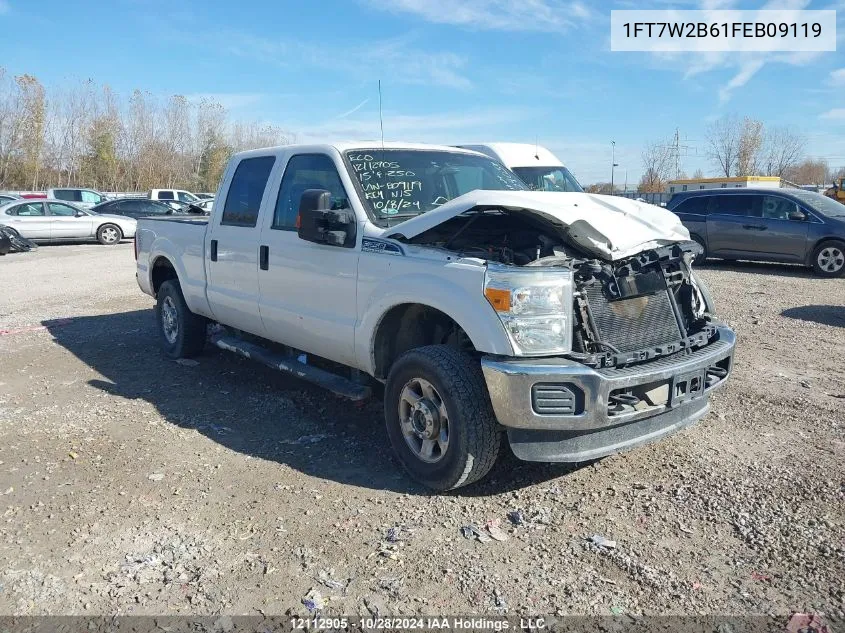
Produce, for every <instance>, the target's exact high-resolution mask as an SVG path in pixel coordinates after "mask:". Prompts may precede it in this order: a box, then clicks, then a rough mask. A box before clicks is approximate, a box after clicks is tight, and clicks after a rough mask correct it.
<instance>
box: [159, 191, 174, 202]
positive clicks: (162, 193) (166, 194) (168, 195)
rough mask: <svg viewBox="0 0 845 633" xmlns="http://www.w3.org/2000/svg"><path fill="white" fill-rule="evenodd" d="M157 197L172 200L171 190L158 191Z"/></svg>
mask: <svg viewBox="0 0 845 633" xmlns="http://www.w3.org/2000/svg"><path fill="white" fill-rule="evenodd" d="M158 199H159V200H173V199H174V198H173V192H172V191H159V192H158Z"/></svg>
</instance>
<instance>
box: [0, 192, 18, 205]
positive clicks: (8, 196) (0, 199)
mask: <svg viewBox="0 0 845 633" xmlns="http://www.w3.org/2000/svg"><path fill="white" fill-rule="evenodd" d="M22 199H23V198H21V197H20V196H19V195H18V194H16V193H7V192H5V191H0V205H3V204H6V203H7V202H12V201H13V200H22Z"/></svg>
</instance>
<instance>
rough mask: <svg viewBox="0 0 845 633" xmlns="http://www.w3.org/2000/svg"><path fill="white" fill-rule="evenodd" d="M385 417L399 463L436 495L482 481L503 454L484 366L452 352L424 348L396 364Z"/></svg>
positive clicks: (442, 347) (389, 382)
mask: <svg viewBox="0 0 845 633" xmlns="http://www.w3.org/2000/svg"><path fill="white" fill-rule="evenodd" d="M384 417H385V422H386V424H387V435H388V437H389V439H390V444H391V446H392V447H393V451H394V453H395V454H396V457H397V458H398V460H399V462H400V463H401V464H402V466H403V467H404V468H405V470H407V471H408V473H409V474H410V475H411V477H413V478H414V479H416V480H417V481H419V482H420V483H422V484H423V485H425V486H428V487H429V488H433V489H435V490H450V489H452V488H459V487H461V486H465V485H467V484H471V483H473V482H474V481H478V480H479V479H481V478H482V477H484V475H486V474H487V473H488V472H489V471H490V468H492V467H493V464H494V463H495V462H496V458H497V457H498V455H499V450H500V447H501V432H500V428H499V426H498V423H497V422H496V417H495V415H494V414H493V408H492V405H491V404H490V396H489V395H488V393H487V387H486V385H485V383H484V377H483V375H482V373H481V365H480V363H479V362H478V360H477V359H475V358H473V357H472V356H470V355H469V354H467V353H465V352H461V351H459V350H457V349H455V348H453V347H449V346H446V345H430V346H427V347H421V348H418V349H415V350H411V351H410V352H407V353H406V354H404V355H403V356H402V357H400V358H399V360H397V361H396V362H395V363H394V365H393V367H392V368H391V370H390V375H389V376H388V379H387V385H386V387H385V396H384Z"/></svg>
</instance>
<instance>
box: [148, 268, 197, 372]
mask: <svg viewBox="0 0 845 633" xmlns="http://www.w3.org/2000/svg"><path fill="white" fill-rule="evenodd" d="M155 314H156V322H157V323H158V329H159V333H160V334H161V338H162V344H163V347H164V353H165V354H167V356H168V357H169V358H187V357H189V356H196V355H197V354H199V353H200V352H202V349H203V347H205V337H206V325H207V324H208V321H207V320H206V319H205V317H201V316H200V315H198V314H194V313H193V312H191V311H190V310H189V309H188V304H186V303H185V297H183V296H182V288H181V287H180V286H179V282H178V281H176V280H175V279H169V280H167V281H165V282H164V283H163V284H161V288H159V290H158V294H157V295H156V309H155Z"/></svg>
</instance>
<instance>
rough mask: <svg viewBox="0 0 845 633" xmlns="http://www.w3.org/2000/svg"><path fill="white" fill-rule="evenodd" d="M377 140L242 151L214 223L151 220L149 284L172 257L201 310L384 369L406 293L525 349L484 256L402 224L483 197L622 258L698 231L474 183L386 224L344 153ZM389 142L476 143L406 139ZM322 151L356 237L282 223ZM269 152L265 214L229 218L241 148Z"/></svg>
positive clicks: (479, 338) (439, 217)
mask: <svg viewBox="0 0 845 633" xmlns="http://www.w3.org/2000/svg"><path fill="white" fill-rule="evenodd" d="M372 146H373V143H366V144H352V143H338V144H333V145H306V146H285V147H278V148H267V149H260V150H252V151H249V152H242V153H240V154H237V155H235V156H234V157H233V158H232V159H231V161H230V163H229V166H228V167H227V169H226V173H225V174H224V177H223V179H222V181H221V185H220V189H219V191H218V193H217V196H216V199H217V200H220V201H221V202H220V204H216V205H214V210H213V212H212V215H211V216H210V218H208V221H207V224H206V223H205V218H202V219H190V220H176V221H174V220H167V219H160V220H159V219H142V220H141V221H140V228H139V232H138V284H139V286H140V287H141V289H142V290H143V291H144V292H146V293H147V294H151V295H153V294H154V292H153V283H152V270H153V265H154V264H155V262H156V260H157V259H158V258H160V257H164V258H166V259H167V260H168V261H169V262H170V263H171V264H172V266H173V267H174V268H175V270H176V273H177V276H178V277H179V281H180V283H181V286H182V291H183V294H184V296H185V300H186V302H187V304H188V307H189V308H190V309H191V310H192V311H193V312H196V313H198V314H202V315H204V316H207V317H210V318H212V319H214V320H217V321H220V322H221V323H223V324H225V325H228V326H231V327H235V328H238V329H242V330H246V331H248V332H252V333H254V334H258V335H261V336H265V337H266V338H269V339H270V340H272V341H275V342H278V343H282V344H286V345H289V346H291V347H295V348H297V349H301V350H303V351H306V352H309V353H312V354H316V355H318V356H323V357H325V358H328V359H330V360H334V361H337V362H340V363H343V364H346V365H349V366H351V367H355V368H358V369H361V370H363V371H365V372H367V373H370V374H372V373H374V370H375V368H374V360H373V342H374V337H375V334H376V332H377V330H378V327H379V324H380V323H381V321H382V319H383V317H384V315H385V314H386V313H387V312H388V311H389V310H390V309H391V308H393V307H395V306H397V305H400V304H403V303H418V304H424V305H427V306H430V307H433V308H436V309H438V310H440V311H442V312H444V313H446V314H447V315H449V316H450V317H451V318H452V319H454V320H455V321H456V322H457V323H458V324H459V325H460V326H461V327H462V328H463V329H464V331H465V332H466V333H467V335H468V336H469V338H470V339H471V341H472V343H473V345H474V346H475V348H476V349H477V350H479V351H481V352H485V353H488V354H497V355H502V356H512V355H513V349H512V347H511V344H510V341H509V339H508V337H507V334H506V332H505V329H504V327H503V326H502V324H501V322H500V320H499V318H498V316H497V315H496V313H495V311H494V310H493V308H492V307H491V306H490V304H489V303H488V302H487V300H486V299H485V297H484V293H483V285H484V275H485V271H486V263H485V262H484V261H482V260H479V259H475V258H460V257H458V256H457V255H455V254H454V253H449V252H446V251H441V250H436V249H431V248H425V247H419V246H414V245H408V244H404V243H402V242H400V241H398V240H396V239H391V238H390V237H388V236H390V235H394V234H403V235H405V236H406V237H412V236H413V235H418V234H419V233H422V232H423V231H425V230H427V229H429V228H431V227H433V226H435V225H437V224H440V223H442V222H444V221H445V220H448V219H449V218H452V217H454V216H456V215H458V214H460V213H464V212H466V211H468V210H470V209H473V208H474V207H477V206H495V207H502V206H504V207H506V208H508V209H514V210H518V211H520V212H525V213H531V214H537V215H540V216H542V217H543V218H544V219H546V220H547V221H549V222H552V223H553V224H554V225H555V226H556V227H557V228H559V229H560V230H564V229H569V230H570V231H571V233H572V235H573V236H575V235H577V236H578V239H581V240H584V242H585V243H586V244H588V245H589V247H591V248H593V249H595V250H596V251H599V252H600V251H601V250H602V248H604V249H606V250H607V251H608V258H613V259H616V258H619V257H624V256H626V254H634V253H635V252H638V251H639V250H642V249H643V248H645V247H646V246H647V245H655V246H656V245H658V244H663V243H669V242H675V241H679V240H686V239H688V238H689V235H688V233H687V232H686V229H684V228H683V227H682V226H681V224H680V221H679V220H678V218H677V216H675V215H674V214H672V213H671V212H668V211H666V210H664V209H660V208H659V207H652V206H650V205H644V204H641V203H637V202H634V201H631V200H623V199H618V198H613V199H611V198H608V197H605V196H592V195H588V194H580V193H546V192H519V191H514V192H508V191H496V192H492V191H474V192H471V193H469V194H466V195H464V196H461V197H460V198H456V199H454V200H452V201H450V202H449V203H447V204H444V205H443V206H442V207H440V208H438V209H436V210H434V211H430V212H428V213H426V214H424V215H423V216H420V217H417V218H413V219H411V220H408V221H406V222H403V223H401V224H398V225H396V226H394V227H390V228H388V229H385V228H381V227H379V226H377V225H375V224H373V222H372V221H370V219H369V218H368V216H367V214H366V212H365V210H364V208H363V206H362V204H361V202H360V200H359V199H358V195H357V193H356V191H357V190H356V188H355V187H354V184H353V182H352V180H351V177H350V176H349V174H348V172H347V170H346V167H345V165H344V162H343V155H342V152H344V151H346V150H357V149H369V148H372ZM386 147H391V148H405V149H439V150H443V151H449V152H458V153H466V152H467V150H462V149H458V148H453V147H442V146H431V145H414V144H405V143H403V144H397V143H389V144H386ZM314 153H319V154H325V155H326V156H328V157H329V158H331V160H332V161H333V162H334V164H335V166H336V167H337V169H338V173H339V175H340V179H341V182H342V184H343V187H344V188H345V189H346V192H347V194H348V198H349V201H350V205H351V209H352V211H353V212H354V213H355V216H356V218H357V221H358V225H357V228H358V231H357V235H356V243H355V246H354V248H343V247H333V246H326V245H322V244H314V243H311V242H307V241H305V240H301V239H299V237H298V236H297V234H296V232H295V231H293V230H280V229H273V228H272V223H273V217H272V216H273V213H274V210H275V204H276V199H277V196H278V192H279V186H280V183H281V179H282V176H283V172H284V169H285V167H286V165H287V162H288V160H289V158H290V157H291V156H292V155H295V154H314ZM259 156H274V157H275V159H276V161H275V164H274V166H273V168H272V171H271V173H270V177H269V180H268V184H267V187H266V189H265V192H264V196H263V198H262V202H261V208H260V212H259V217H258V221H257V223H256V226H255V227H254V228H246V227H229V226H220V218H221V216H222V214H223V209H224V207H225V201H226V194H227V192H228V187H229V184H230V182H231V180H232V176H233V174H234V172H235V168H236V167H237V165H238V164H239V163H240V161H241V160H244V159H246V158H253V157H259ZM365 239H366V240H367V248H364V240H365ZM211 240H217V241H218V250H217V253H218V261H217V262H211V261H209V253H210V242H211ZM374 240H376V241H374ZM260 246H266V247H267V248H268V249H269V258H268V270H266V271H265V270H260V267H259V261H258V260H259V247H260ZM374 246H376V247H377V246H382V247H386V248H384V249H381V250H379V248H374Z"/></svg>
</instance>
